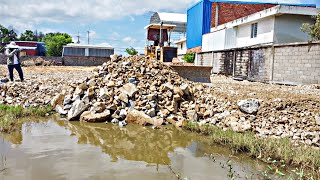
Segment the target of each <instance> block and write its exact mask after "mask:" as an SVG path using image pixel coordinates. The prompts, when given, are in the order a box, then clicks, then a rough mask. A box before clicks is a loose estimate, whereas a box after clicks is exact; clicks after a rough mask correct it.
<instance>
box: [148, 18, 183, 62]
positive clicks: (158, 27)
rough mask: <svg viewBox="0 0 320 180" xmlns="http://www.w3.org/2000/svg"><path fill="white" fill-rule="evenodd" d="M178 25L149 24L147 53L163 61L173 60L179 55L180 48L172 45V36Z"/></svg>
mask: <svg viewBox="0 0 320 180" xmlns="http://www.w3.org/2000/svg"><path fill="white" fill-rule="evenodd" d="M175 27H176V25H171V24H163V23H160V24H149V25H148V26H146V27H145V29H146V30H147V40H146V47H145V55H146V56H149V57H151V58H156V59H157V60H159V61H161V62H172V60H173V58H176V57H177V54H178V48H177V47H171V46H170V45H171V44H170V36H171V32H172V30H173V29H174V28H175Z"/></svg>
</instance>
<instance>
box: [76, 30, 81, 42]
mask: <svg viewBox="0 0 320 180" xmlns="http://www.w3.org/2000/svg"><path fill="white" fill-rule="evenodd" d="M76 37H77V38H78V41H77V44H80V35H79V31H78V36H76Z"/></svg>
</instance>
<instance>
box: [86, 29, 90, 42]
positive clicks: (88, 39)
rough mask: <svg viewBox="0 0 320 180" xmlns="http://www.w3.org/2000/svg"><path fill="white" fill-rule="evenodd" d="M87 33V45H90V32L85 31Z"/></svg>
mask: <svg viewBox="0 0 320 180" xmlns="http://www.w3.org/2000/svg"><path fill="white" fill-rule="evenodd" d="M87 33H88V44H90V31H87Z"/></svg>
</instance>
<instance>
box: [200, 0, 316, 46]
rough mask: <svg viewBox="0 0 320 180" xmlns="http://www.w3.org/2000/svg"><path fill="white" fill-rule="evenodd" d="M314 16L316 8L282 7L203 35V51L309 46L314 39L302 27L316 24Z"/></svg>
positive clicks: (238, 20)
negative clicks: (273, 46)
mask: <svg viewBox="0 0 320 180" xmlns="http://www.w3.org/2000/svg"><path fill="white" fill-rule="evenodd" d="M314 15H317V9H316V8H312V7H300V6H283V5H278V6H275V7H272V8H270V9H266V10H263V11H260V12H258V13H254V14H251V15H249V16H246V17H243V18H240V19H237V20H234V21H231V22H228V23H226V24H222V25H219V26H218V27H214V28H212V29H211V33H208V34H205V35H203V41H202V51H203V52H209V51H219V50H225V49H232V48H242V47H248V46H254V45H263V44H281V43H292V42H305V41H308V40H309V39H310V37H309V36H308V34H306V33H304V32H302V31H301V26H302V24H303V23H314V19H312V16H314Z"/></svg>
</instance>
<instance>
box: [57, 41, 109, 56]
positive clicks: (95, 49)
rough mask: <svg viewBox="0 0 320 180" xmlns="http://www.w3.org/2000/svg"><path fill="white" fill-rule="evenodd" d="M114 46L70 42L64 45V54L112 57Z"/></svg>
mask: <svg viewBox="0 0 320 180" xmlns="http://www.w3.org/2000/svg"><path fill="white" fill-rule="evenodd" d="M112 54H114V48H113V47H109V46H99V45H83V44H68V45H66V46H64V47H63V53H62V56H63V57H64V56H73V57H108V58H109V57H110V55H112Z"/></svg>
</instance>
